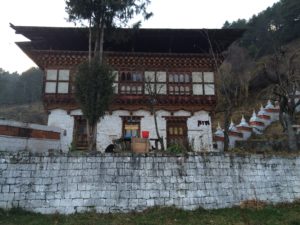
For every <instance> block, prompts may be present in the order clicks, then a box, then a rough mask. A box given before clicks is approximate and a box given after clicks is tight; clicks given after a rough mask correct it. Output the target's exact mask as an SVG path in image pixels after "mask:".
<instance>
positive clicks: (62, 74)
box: [45, 69, 70, 94]
mask: <svg viewBox="0 0 300 225" xmlns="http://www.w3.org/2000/svg"><path fill="white" fill-rule="evenodd" d="M69 81H70V71H69V70H65V69H60V70H55V69H49V70H46V81H45V93H46V94H55V93H58V94H68V93H69V86H70V84H69Z"/></svg>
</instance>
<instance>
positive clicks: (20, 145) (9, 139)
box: [0, 120, 63, 152]
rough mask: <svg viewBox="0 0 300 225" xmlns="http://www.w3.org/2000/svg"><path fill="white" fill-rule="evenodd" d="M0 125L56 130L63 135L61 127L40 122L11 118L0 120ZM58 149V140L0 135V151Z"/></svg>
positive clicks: (59, 146)
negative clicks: (24, 121) (26, 121)
mask: <svg viewBox="0 0 300 225" xmlns="http://www.w3.org/2000/svg"><path fill="white" fill-rule="evenodd" d="M0 125H3V126H9V127H14V128H27V129H33V130H40V131H50V132H56V133H60V137H62V136H63V131H62V130H61V129H59V128H56V127H49V126H45V125H40V124H32V123H22V122H18V121H13V120H0ZM60 149H61V142H60V140H52V139H45V138H43V139H39V138H28V137H17V136H8V135H0V151H12V152H17V151H23V150H27V151H30V152H45V151H48V150H57V151H58V150H60Z"/></svg>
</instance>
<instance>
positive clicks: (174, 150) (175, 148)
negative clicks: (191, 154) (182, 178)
mask: <svg viewBox="0 0 300 225" xmlns="http://www.w3.org/2000/svg"><path fill="white" fill-rule="evenodd" d="M167 152H169V153H171V154H181V153H185V152H186V149H185V148H184V147H183V146H181V145H179V144H174V145H171V146H169V147H168V148H167Z"/></svg>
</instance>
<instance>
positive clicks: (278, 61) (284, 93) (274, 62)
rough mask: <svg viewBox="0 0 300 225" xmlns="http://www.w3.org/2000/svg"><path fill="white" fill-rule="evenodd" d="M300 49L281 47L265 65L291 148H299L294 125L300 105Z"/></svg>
mask: <svg viewBox="0 0 300 225" xmlns="http://www.w3.org/2000/svg"><path fill="white" fill-rule="evenodd" d="M299 60H300V51H299V50H298V51H296V52H294V51H292V52H288V51H287V49H284V48H279V49H278V50H277V51H276V52H275V54H274V55H273V56H272V57H270V59H269V60H268V61H267V62H266V63H265V64H264V65H263V71H264V74H265V76H267V77H268V79H269V80H270V81H271V82H272V84H271V85H270V86H269V90H271V93H272V95H273V96H274V97H275V99H277V100H278V101H279V106H280V112H279V119H280V122H281V124H282V127H283V130H284V132H286V133H287V136H288V143H289V148H290V150H292V151H295V150H297V139H296V134H295V131H294V129H293V127H292V125H293V124H294V122H295V112H296V108H297V106H299V105H300V100H299V98H298V96H297V95H298V93H297V91H299V87H300V66H299V63H298V62H299Z"/></svg>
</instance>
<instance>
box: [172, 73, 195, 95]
mask: <svg viewBox="0 0 300 225" xmlns="http://www.w3.org/2000/svg"><path fill="white" fill-rule="evenodd" d="M168 77H169V83H168V90H169V94H170V95H190V94H191V93H192V92H191V91H192V88H191V75H190V74H189V73H183V72H180V73H174V72H172V73H169V76H168Z"/></svg>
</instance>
